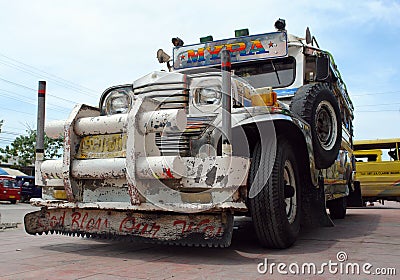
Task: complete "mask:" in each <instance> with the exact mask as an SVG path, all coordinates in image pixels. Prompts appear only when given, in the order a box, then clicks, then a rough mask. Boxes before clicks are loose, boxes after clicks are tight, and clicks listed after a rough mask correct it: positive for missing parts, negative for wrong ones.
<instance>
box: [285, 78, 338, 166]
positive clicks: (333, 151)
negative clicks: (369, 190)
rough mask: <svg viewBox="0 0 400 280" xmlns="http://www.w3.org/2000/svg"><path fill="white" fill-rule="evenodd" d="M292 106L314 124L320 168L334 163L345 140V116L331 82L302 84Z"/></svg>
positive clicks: (315, 146)
mask: <svg viewBox="0 0 400 280" xmlns="http://www.w3.org/2000/svg"><path fill="white" fill-rule="evenodd" d="M290 109H291V111H292V112H294V113H295V114H297V115H299V116H300V117H301V118H302V119H304V120H305V121H306V122H307V123H308V124H309V125H310V126H311V135H312V142H313V149H314V160H315V166H316V168H317V169H325V168H328V167H329V166H331V165H332V164H333V163H334V162H335V160H336V159H337V156H338V153H339V149H340V145H341V141H342V119H341V116H340V110H339V104H338V101H337V99H336V98H335V96H334V95H333V93H332V91H331V90H330V89H329V87H328V85H327V84H322V83H319V84H309V85H305V86H302V87H301V88H299V89H298V90H297V92H296V94H295V96H294V97H293V99H292V103H291V104H290Z"/></svg>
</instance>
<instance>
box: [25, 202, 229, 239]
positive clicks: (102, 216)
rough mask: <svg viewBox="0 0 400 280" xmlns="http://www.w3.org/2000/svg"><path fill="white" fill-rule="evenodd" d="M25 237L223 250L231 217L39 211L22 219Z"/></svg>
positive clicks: (86, 210)
mask: <svg viewBox="0 0 400 280" xmlns="http://www.w3.org/2000/svg"><path fill="white" fill-rule="evenodd" d="M24 223H25V231H26V232H27V233H28V234H32V235H35V234H42V233H45V234H48V233H58V234H68V235H74V236H75V235H78V236H87V237H98V238H114V237H115V238H125V239H126V238H128V239H130V240H132V241H143V242H149V243H166V244H175V245H187V246H209V247H218V246H219V247H227V246H229V245H230V243H231V238H232V231H233V215H232V214H230V213H226V212H223V213H218V214H170V213H160V212H157V213H148V212H147V213H142V212H140V213H138V212H132V211H126V210H125V211H118V210H99V209H71V208H64V209H62V208H53V209H47V208H42V210H40V211H36V212H32V213H28V214H26V215H25V218H24Z"/></svg>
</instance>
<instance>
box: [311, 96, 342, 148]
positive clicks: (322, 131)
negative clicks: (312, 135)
mask: <svg viewBox="0 0 400 280" xmlns="http://www.w3.org/2000/svg"><path fill="white" fill-rule="evenodd" d="M336 123H337V119H336V113H335V110H334V109H333V106H332V105H331V104H330V103H329V102H328V101H322V102H321V103H320V104H319V105H318V107H317V110H316V114H315V130H316V135H317V138H318V141H319V143H320V144H321V146H322V148H323V149H324V150H331V149H332V148H333V146H334V145H335V142H336V138H337V133H338V131H337V126H336Z"/></svg>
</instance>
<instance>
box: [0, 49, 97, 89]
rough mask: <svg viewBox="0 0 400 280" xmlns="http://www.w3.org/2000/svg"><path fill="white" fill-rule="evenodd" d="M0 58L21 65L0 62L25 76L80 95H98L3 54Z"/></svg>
mask: <svg viewBox="0 0 400 280" xmlns="http://www.w3.org/2000/svg"><path fill="white" fill-rule="evenodd" d="M0 56H2V57H5V58H7V59H8V60H11V61H13V62H16V63H18V64H20V65H23V66H20V65H17V64H15V63H11V62H8V61H5V60H4V59H3V60H2V62H0V63H2V64H3V65H7V66H9V67H12V68H15V69H17V70H20V71H22V72H25V73H27V74H30V75H33V76H36V77H46V78H47V79H48V80H51V81H53V82H55V83H56V84H58V85H60V86H62V87H66V88H70V89H74V90H77V91H79V92H81V93H86V94H89V95H94V94H96V96H97V94H98V92H97V91H95V90H93V89H90V88H87V87H84V86H81V85H79V84H77V83H74V82H71V81H68V80H66V79H64V78H61V77H58V76H56V75H54V74H51V73H49V72H46V71H44V70H41V69H39V68H37V67H34V66H32V65H29V64H26V63H24V62H21V61H18V60H16V59H14V58H11V57H9V56H6V55H4V54H0Z"/></svg>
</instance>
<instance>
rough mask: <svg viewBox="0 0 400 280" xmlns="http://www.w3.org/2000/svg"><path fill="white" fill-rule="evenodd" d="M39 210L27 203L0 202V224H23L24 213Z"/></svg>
mask: <svg viewBox="0 0 400 280" xmlns="http://www.w3.org/2000/svg"><path fill="white" fill-rule="evenodd" d="M38 209H40V208H38V207H33V206H31V205H30V204H28V203H17V204H11V203H10V202H8V201H0V215H1V216H0V224H1V223H21V224H22V223H23V221H24V216H25V214H26V213H29V212H33V211H36V210H38Z"/></svg>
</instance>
